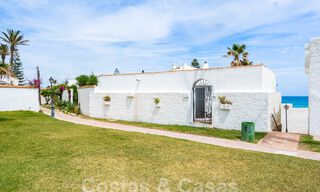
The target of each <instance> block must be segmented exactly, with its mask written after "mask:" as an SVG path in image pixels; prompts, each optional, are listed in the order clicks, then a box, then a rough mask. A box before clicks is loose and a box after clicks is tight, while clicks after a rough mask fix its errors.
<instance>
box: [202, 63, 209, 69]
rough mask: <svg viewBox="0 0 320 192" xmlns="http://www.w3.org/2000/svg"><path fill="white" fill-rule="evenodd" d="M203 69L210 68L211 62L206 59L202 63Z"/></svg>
mask: <svg viewBox="0 0 320 192" xmlns="http://www.w3.org/2000/svg"><path fill="white" fill-rule="evenodd" d="M202 69H209V64H208V62H207V61H204V63H203V65H202Z"/></svg>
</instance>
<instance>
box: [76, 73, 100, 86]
mask: <svg viewBox="0 0 320 192" xmlns="http://www.w3.org/2000/svg"><path fill="white" fill-rule="evenodd" d="M76 80H77V84H78V85H79V86H80V87H81V86H85V85H98V77H97V76H95V75H94V74H91V75H80V76H78V77H76Z"/></svg>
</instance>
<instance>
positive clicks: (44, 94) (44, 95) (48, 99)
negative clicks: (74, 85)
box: [40, 89, 51, 105]
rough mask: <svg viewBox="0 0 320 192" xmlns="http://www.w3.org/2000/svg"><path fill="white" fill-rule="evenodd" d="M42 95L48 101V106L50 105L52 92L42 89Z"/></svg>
mask: <svg viewBox="0 0 320 192" xmlns="http://www.w3.org/2000/svg"><path fill="white" fill-rule="evenodd" d="M40 95H42V96H43V97H44V99H45V100H46V105H48V104H49V101H50V99H51V90H50V89H42V90H41V92H40Z"/></svg>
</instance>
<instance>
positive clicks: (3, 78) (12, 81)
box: [0, 67, 19, 85]
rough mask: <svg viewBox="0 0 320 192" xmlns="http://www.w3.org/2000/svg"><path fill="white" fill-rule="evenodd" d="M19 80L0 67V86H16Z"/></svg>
mask: <svg viewBox="0 0 320 192" xmlns="http://www.w3.org/2000/svg"><path fill="white" fill-rule="evenodd" d="M18 83H19V80H18V79H17V78H16V77H14V76H13V75H12V74H11V73H10V72H9V71H8V70H6V69H4V68H2V67H0V85H18Z"/></svg>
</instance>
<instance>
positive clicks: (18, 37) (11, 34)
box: [0, 29, 29, 67]
mask: <svg viewBox="0 0 320 192" xmlns="http://www.w3.org/2000/svg"><path fill="white" fill-rule="evenodd" d="M2 34H3V35H4V37H0V38H1V39H2V40H3V41H4V42H6V43H8V45H9V46H10V65H11V67H12V66H13V57H14V52H15V51H16V50H17V46H18V45H28V44H27V43H28V41H29V40H24V36H23V34H21V31H19V30H18V31H14V30H12V29H7V33H5V32H2Z"/></svg>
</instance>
